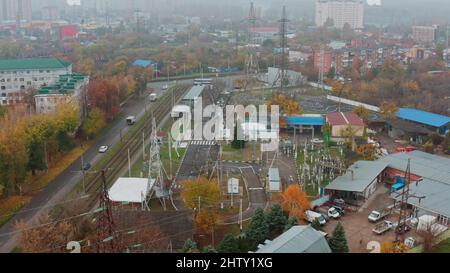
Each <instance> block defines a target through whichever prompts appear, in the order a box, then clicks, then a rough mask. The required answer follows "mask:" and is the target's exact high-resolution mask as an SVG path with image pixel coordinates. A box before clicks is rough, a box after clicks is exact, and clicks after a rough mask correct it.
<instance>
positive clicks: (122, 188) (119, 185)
mask: <svg viewBox="0 0 450 273" xmlns="http://www.w3.org/2000/svg"><path fill="white" fill-rule="evenodd" d="M153 184H154V180H153V181H152V182H151V183H149V179H148V178H135V177H120V178H118V179H117V180H116V182H115V183H114V184H113V185H112V187H111V188H110V189H109V191H108V194H109V199H110V200H111V202H112V204H113V205H114V206H127V207H131V208H134V209H142V208H143V207H144V203H145V201H146V198H147V196H148V194H149V192H150V190H151V189H152V187H153Z"/></svg>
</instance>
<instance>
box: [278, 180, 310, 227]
mask: <svg viewBox="0 0 450 273" xmlns="http://www.w3.org/2000/svg"><path fill="white" fill-rule="evenodd" d="M280 204H281V207H282V208H283V210H285V211H287V212H289V217H297V219H304V218H305V211H306V210H308V209H310V208H311V202H310V201H309V199H308V197H307V196H306V193H305V192H303V191H302V189H301V188H300V186H299V185H290V186H289V187H288V188H287V189H286V190H285V191H284V192H283V193H282V194H281V195H280Z"/></svg>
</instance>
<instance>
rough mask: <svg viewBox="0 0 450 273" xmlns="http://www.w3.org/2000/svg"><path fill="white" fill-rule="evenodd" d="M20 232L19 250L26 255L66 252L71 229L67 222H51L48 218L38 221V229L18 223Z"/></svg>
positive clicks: (46, 216) (44, 217) (45, 216)
mask: <svg viewBox="0 0 450 273" xmlns="http://www.w3.org/2000/svg"><path fill="white" fill-rule="evenodd" d="M16 228H17V230H19V231H20V232H21V237H20V241H19V246H20V248H21V249H22V250H23V251H24V252H27V253H49V252H56V253H61V252H66V250H65V249H66V244H67V242H69V241H71V238H72V237H71V236H72V234H73V227H72V225H71V224H70V223H69V222H67V221H58V222H52V220H51V219H50V216H48V215H44V216H42V217H41V218H40V219H39V226H38V227H31V225H30V224H28V223H25V222H24V221H20V222H18V223H17V224H16Z"/></svg>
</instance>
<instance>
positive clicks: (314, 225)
mask: <svg viewBox="0 0 450 273" xmlns="http://www.w3.org/2000/svg"><path fill="white" fill-rule="evenodd" d="M311 227H312V228H313V229H315V230H317V231H323V229H322V226H321V225H320V222H319V220H318V219H317V218H316V219H314V221H312V223H311Z"/></svg>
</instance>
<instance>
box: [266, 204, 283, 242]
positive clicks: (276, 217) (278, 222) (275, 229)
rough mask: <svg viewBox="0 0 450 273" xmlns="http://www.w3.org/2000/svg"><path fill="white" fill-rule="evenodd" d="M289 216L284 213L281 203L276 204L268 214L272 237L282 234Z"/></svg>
mask: <svg viewBox="0 0 450 273" xmlns="http://www.w3.org/2000/svg"><path fill="white" fill-rule="evenodd" d="M287 221H288V219H287V217H286V215H284V213H283V209H282V208H281V206H280V204H274V205H273V206H272V209H271V210H270V212H269V213H268V215H267V223H268V224H269V233H270V237H271V238H274V237H276V236H278V235H280V234H281V233H282V232H283V230H284V227H285V226H286V224H287Z"/></svg>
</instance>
